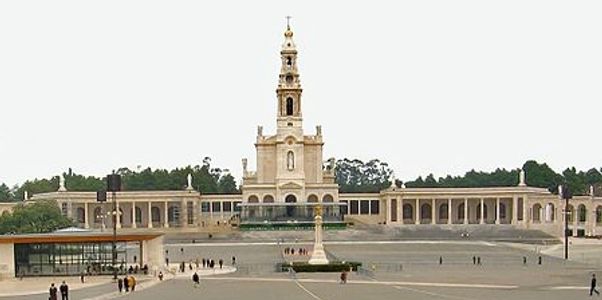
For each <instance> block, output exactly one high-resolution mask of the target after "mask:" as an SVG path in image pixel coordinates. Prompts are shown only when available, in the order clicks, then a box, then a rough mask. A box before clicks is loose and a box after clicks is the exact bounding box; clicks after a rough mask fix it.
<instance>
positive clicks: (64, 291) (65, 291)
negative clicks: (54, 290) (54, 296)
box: [59, 281, 69, 300]
mask: <svg viewBox="0 0 602 300" xmlns="http://www.w3.org/2000/svg"><path fill="white" fill-rule="evenodd" d="M59 290H60V291H61V300H69V286H68V285H67V284H66V283H65V281H63V284H61V286H60V287H59Z"/></svg>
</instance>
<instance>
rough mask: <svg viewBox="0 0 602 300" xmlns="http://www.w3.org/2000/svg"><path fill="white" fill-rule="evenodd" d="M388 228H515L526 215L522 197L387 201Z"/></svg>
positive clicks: (390, 198) (399, 197)
mask: <svg viewBox="0 0 602 300" xmlns="http://www.w3.org/2000/svg"><path fill="white" fill-rule="evenodd" d="M385 204H386V205H385V207H386V208H387V209H386V212H385V214H386V223H387V224H395V223H397V224H449V225H451V224H517V223H518V222H519V221H521V220H522V219H523V216H525V215H526V212H525V211H524V210H525V207H524V205H523V198H521V197H516V196H514V197H495V198H490V197H482V198H468V197H465V198H455V197H454V198H426V199H425V198H413V199H411V198H407V197H402V196H396V197H388V198H386V203H385Z"/></svg>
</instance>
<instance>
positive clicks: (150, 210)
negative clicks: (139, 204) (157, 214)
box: [146, 202, 153, 228]
mask: <svg viewBox="0 0 602 300" xmlns="http://www.w3.org/2000/svg"><path fill="white" fill-rule="evenodd" d="M146 227H148V228H153V204H152V202H148V212H147V220H146Z"/></svg>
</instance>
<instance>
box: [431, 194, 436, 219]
mask: <svg viewBox="0 0 602 300" xmlns="http://www.w3.org/2000/svg"><path fill="white" fill-rule="evenodd" d="M431 224H437V199H434V198H433V199H431Z"/></svg>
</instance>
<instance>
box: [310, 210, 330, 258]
mask: <svg viewBox="0 0 602 300" xmlns="http://www.w3.org/2000/svg"><path fill="white" fill-rule="evenodd" d="M315 215H316V216H315V217H314V221H315V227H314V249H313V251H312V253H311V258H310V259H309V261H308V263H309V264H310V265H325V264H328V259H327V258H326V252H324V245H322V207H321V206H320V205H318V207H317V208H316V213H315Z"/></svg>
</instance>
